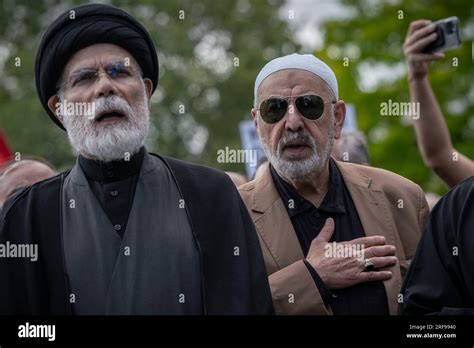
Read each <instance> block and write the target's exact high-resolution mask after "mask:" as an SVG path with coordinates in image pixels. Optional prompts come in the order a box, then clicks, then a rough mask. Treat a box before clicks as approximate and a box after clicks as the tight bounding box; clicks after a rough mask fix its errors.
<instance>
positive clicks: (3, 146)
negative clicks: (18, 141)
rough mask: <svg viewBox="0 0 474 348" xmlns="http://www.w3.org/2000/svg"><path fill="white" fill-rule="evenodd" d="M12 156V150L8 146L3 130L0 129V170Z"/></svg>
mask: <svg viewBox="0 0 474 348" xmlns="http://www.w3.org/2000/svg"><path fill="white" fill-rule="evenodd" d="M12 155H13V153H12V150H11V149H10V147H9V146H8V141H7V136H6V135H5V133H4V132H3V130H2V129H0V168H1V167H2V166H3V164H4V163H5V162H7V161H8V160H9V159H10V158H11V157H12Z"/></svg>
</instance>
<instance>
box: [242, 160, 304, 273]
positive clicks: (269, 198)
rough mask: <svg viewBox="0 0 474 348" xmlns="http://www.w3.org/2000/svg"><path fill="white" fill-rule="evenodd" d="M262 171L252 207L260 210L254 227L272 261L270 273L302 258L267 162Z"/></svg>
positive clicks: (256, 185)
mask: <svg viewBox="0 0 474 348" xmlns="http://www.w3.org/2000/svg"><path fill="white" fill-rule="evenodd" d="M265 166H266V168H265V169H264V173H263V174H262V176H260V177H259V178H258V179H257V181H256V183H255V190H254V195H253V197H252V202H251V209H252V210H253V211H254V212H257V213H261V214H262V215H261V216H259V217H258V218H257V219H256V220H255V221H254V223H255V227H256V229H257V232H258V234H259V235H260V237H261V239H262V240H263V242H264V243H265V245H266V247H267V248H268V250H269V252H270V253H271V256H272V259H273V261H274V264H273V265H267V268H268V269H267V270H268V272H269V273H273V272H275V271H276V270H279V269H281V268H284V267H286V266H288V265H290V264H292V263H294V262H296V261H298V260H301V259H303V257H304V256H303V251H302V250H301V247H300V244H299V241H298V237H297V236H296V232H295V230H294V228H293V225H292V224H291V220H290V218H289V216H288V214H287V212H286V209H285V206H284V202H283V201H282V200H281V198H280V195H279V194H278V192H277V190H276V188H275V185H274V184H273V180H272V176H271V173H270V166H269V164H265Z"/></svg>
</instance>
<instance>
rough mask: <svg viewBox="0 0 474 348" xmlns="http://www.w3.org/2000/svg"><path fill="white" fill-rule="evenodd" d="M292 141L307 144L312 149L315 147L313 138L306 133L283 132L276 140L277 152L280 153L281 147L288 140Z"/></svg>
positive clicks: (288, 141)
mask: <svg viewBox="0 0 474 348" xmlns="http://www.w3.org/2000/svg"><path fill="white" fill-rule="evenodd" d="M293 141H299V142H302V143H304V144H305V145H308V146H309V147H311V148H312V149H313V150H314V149H315V148H316V143H315V142H314V139H313V138H312V137H310V136H309V135H308V134H306V133H293V132H292V133H285V134H283V136H282V137H281V139H280V140H279V141H278V146H277V152H278V153H279V154H281V151H282V150H283V148H284V147H285V146H286V145H287V144H288V143H290V142H293Z"/></svg>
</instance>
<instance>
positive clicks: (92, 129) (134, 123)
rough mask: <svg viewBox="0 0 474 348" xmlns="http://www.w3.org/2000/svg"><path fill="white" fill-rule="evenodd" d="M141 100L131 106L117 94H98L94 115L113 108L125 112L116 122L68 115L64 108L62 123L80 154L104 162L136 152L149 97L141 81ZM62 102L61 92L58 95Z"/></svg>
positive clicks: (146, 120) (143, 134)
mask: <svg viewBox="0 0 474 348" xmlns="http://www.w3.org/2000/svg"><path fill="white" fill-rule="evenodd" d="M143 95H144V98H143V101H142V102H141V103H137V104H135V105H134V106H133V107H130V105H129V104H128V103H127V102H126V101H125V100H123V99H122V98H120V97H117V96H110V97H107V98H100V99H98V100H96V102H95V115H98V114H99V113H101V112H103V111H106V110H112V109H115V110H117V111H120V112H121V113H123V114H124V115H125V116H126V119H125V120H119V121H117V124H112V125H105V126H101V125H100V124H98V125H97V126H96V125H95V122H96V121H95V115H94V118H93V119H90V118H88V117H87V116H85V115H70V114H68V113H67V110H64V127H65V128H66V130H67V134H68V138H69V142H70V143H71V146H72V147H73V148H74V149H75V150H76V151H77V152H78V153H80V154H81V155H83V156H85V157H88V158H94V159H97V160H100V161H103V162H110V161H114V160H120V159H124V158H126V157H127V156H132V155H134V154H135V153H137V152H138V151H139V150H140V148H141V147H142V146H143V144H144V142H145V138H146V136H147V134H148V129H149V123H150V110H149V107H148V99H147V95H146V91H145V86H144V85H143ZM60 99H61V102H63V96H60Z"/></svg>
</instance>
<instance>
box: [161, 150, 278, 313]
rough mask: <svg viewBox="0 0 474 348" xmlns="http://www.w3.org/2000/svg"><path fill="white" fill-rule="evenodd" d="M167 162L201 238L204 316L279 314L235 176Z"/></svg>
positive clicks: (166, 158)
mask: <svg viewBox="0 0 474 348" xmlns="http://www.w3.org/2000/svg"><path fill="white" fill-rule="evenodd" d="M162 159H163V160H164V161H165V163H167V165H168V166H169V168H170V169H171V171H172V173H173V175H174V177H175V179H176V181H177V183H178V187H179V188H180V191H181V193H182V196H183V197H184V200H185V205H186V208H187V210H188V212H189V215H190V221H191V225H192V229H193V231H194V233H195V234H196V237H197V239H198V240H199V244H200V249H201V255H202V272H203V282H204V297H205V299H204V302H205V305H206V308H205V314H211V315H215V314H217V315H222V314H223V315H271V314H274V309H273V302H272V297H271V292H270V287H269V284H268V276H267V272H266V269H265V263H264V261H263V256H262V251H261V249H260V244H259V241H258V236H257V232H256V230H255V227H254V225H253V222H252V219H251V218H250V215H249V213H248V211H247V208H246V207H245V205H244V203H243V201H242V199H241V198H240V195H239V193H238V191H237V189H236V187H235V185H234V184H233V183H232V181H231V180H230V178H229V177H228V176H227V175H226V174H225V173H223V172H220V171H217V170H215V169H211V168H207V167H204V166H199V165H193V164H189V163H185V162H182V161H179V160H175V159H172V158H168V157H164V158H163V157H162Z"/></svg>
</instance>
